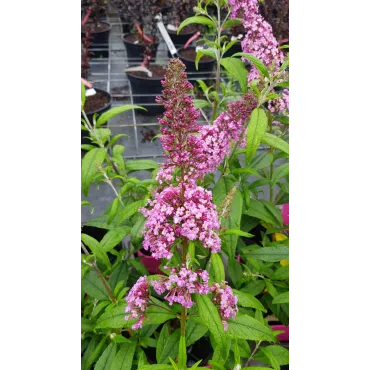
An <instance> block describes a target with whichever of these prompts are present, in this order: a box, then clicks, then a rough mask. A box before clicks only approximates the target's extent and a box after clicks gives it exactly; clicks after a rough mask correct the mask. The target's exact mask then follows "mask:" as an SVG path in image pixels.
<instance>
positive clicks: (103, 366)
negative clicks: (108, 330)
mask: <svg viewBox="0 0 370 370" xmlns="http://www.w3.org/2000/svg"><path fill="white" fill-rule="evenodd" d="M116 352H117V345H116V344H115V343H111V344H110V345H109V346H108V347H107V348H106V349H105V351H104V352H103V354H102V355H101V356H100V358H99V360H98V362H97V363H96V365H95V366H94V370H110V368H111V366H112V363H113V360H114V358H115V356H116Z"/></svg>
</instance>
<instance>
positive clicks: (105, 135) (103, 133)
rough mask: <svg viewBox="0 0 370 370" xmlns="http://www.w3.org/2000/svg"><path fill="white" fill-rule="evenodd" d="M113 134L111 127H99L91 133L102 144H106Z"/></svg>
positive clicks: (95, 140)
mask: <svg viewBox="0 0 370 370" xmlns="http://www.w3.org/2000/svg"><path fill="white" fill-rule="evenodd" d="M111 135H112V132H111V130H110V129H109V128H98V129H96V130H95V131H93V132H92V133H91V134H90V136H91V137H92V138H93V139H94V142H96V143H102V144H105V143H106V142H107V140H108V139H109V137H110V136H111Z"/></svg>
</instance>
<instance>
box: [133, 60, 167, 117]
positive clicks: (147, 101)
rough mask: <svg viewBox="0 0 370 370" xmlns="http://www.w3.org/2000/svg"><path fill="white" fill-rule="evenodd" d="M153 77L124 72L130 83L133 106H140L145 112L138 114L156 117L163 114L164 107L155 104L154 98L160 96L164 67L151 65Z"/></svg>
mask: <svg viewBox="0 0 370 370" xmlns="http://www.w3.org/2000/svg"><path fill="white" fill-rule="evenodd" d="M149 69H150V71H152V73H153V76H152V77H149V76H148V75H147V74H146V73H144V72H126V73H127V77H128V79H129V81H130V83H131V89H132V94H133V100H134V104H136V105H141V106H142V107H144V108H145V109H146V110H147V111H144V110H141V111H140V114H145V115H150V116H153V115H157V114H161V113H163V112H164V107H163V106H162V105H160V104H158V103H156V101H155V99H156V96H158V95H161V94H162V89H163V87H162V84H161V81H162V80H163V79H164V74H165V72H166V67H165V66H160V65H158V64H151V65H150V67H149Z"/></svg>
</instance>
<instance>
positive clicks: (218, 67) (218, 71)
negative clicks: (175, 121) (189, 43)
mask: <svg viewBox="0 0 370 370" xmlns="http://www.w3.org/2000/svg"><path fill="white" fill-rule="evenodd" d="M215 5H216V7H217V40H216V43H218V46H220V47H221V45H220V39H221V9H220V5H219V2H218V0H217V1H216V4H215ZM216 57H217V59H216V87H215V91H216V93H217V95H218V94H219V92H220V80H221V53H220V50H219V49H217V50H216ZM217 108H218V102H217V99H215V100H214V101H213V109H212V122H213V121H214V120H215V119H216V115H217Z"/></svg>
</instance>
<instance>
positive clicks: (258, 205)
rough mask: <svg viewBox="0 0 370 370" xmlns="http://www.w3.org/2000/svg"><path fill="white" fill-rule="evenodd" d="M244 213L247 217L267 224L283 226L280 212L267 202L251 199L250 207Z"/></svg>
mask: <svg viewBox="0 0 370 370" xmlns="http://www.w3.org/2000/svg"><path fill="white" fill-rule="evenodd" d="M245 213H246V214H247V215H248V216H251V217H255V218H258V219H260V220H262V221H265V222H266V223H268V224H273V225H276V226H279V227H282V226H283V219H282V216H281V213H280V211H279V210H278V209H277V208H276V207H275V206H274V205H273V204H272V203H270V202H268V201H264V200H256V199H251V201H250V206H249V208H248V209H247V211H246V212H245Z"/></svg>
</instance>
